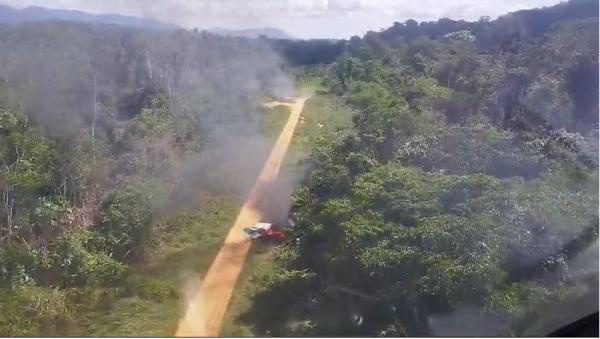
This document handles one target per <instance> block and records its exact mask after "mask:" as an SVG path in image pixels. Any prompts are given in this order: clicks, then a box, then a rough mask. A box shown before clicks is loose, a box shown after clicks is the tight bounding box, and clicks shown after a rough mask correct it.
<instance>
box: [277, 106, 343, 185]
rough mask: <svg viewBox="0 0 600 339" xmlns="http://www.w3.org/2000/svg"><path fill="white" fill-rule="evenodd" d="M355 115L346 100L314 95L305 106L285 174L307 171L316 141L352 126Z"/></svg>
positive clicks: (285, 164)
mask: <svg viewBox="0 0 600 339" xmlns="http://www.w3.org/2000/svg"><path fill="white" fill-rule="evenodd" d="M353 115H354V112H353V111H352V109H351V108H350V107H348V106H347V105H345V104H344V103H343V100H342V99H341V98H339V97H337V96H335V95H331V94H313V95H312V96H311V97H310V98H309V99H308V100H307V101H306V103H305V105H304V110H303V111H302V115H301V117H300V121H299V123H298V126H297V127H296V131H295V133H294V138H293V139H292V144H291V145H290V149H289V151H288V154H287V155H286V158H285V161H284V164H283V171H284V172H287V173H297V172H298V171H302V170H303V169H304V167H305V162H306V160H307V158H308V157H309V156H310V152H311V149H312V146H313V145H314V143H315V141H316V139H317V138H318V137H319V136H321V135H324V134H327V133H332V132H335V131H336V130H345V129H349V128H350V127H351V126H352V116H353Z"/></svg>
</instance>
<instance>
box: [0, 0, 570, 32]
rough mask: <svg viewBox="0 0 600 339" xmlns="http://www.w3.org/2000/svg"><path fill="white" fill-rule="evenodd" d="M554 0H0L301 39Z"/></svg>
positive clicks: (463, 16) (489, 12)
mask: <svg viewBox="0 0 600 339" xmlns="http://www.w3.org/2000/svg"><path fill="white" fill-rule="evenodd" d="M558 2H560V0H502V1H499V0H453V1H445V0H419V1H414V0H0V3H3V4H7V5H10V6H14V7H26V6H43V7H49V8H64V9H77V10H83V11H88V12H91V13H118V14H123V15H135V16H147V17H153V18H156V19H158V20H161V21H164V22H169V23H174V24H178V25H180V26H183V27H190V28H191V27H199V28H212V27H226V28H233V29H239V28H257V27H265V26H273V27H278V28H281V29H283V30H285V31H287V32H289V33H290V34H292V35H295V36H297V37H301V38H311V37H338V38H343V37H349V36H351V35H355V34H357V35H362V34H363V33H365V32H366V31H367V30H378V29H380V28H385V27H388V26H390V25H391V24H392V23H393V22H394V21H398V22H402V21H404V20H407V19H411V18H412V19H415V20H417V21H422V20H435V19H438V18H441V17H450V18H453V19H467V20H476V19H478V18H479V17H480V16H483V15H489V16H491V17H497V16H499V15H502V14H505V13H507V12H511V11H515V10H519V9H525V8H534V7H542V6H550V5H554V4H556V3H558Z"/></svg>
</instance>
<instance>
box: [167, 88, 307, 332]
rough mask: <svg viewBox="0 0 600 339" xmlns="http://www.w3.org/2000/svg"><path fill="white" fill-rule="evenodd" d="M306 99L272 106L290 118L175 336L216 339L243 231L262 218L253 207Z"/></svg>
mask: <svg viewBox="0 0 600 339" xmlns="http://www.w3.org/2000/svg"><path fill="white" fill-rule="evenodd" d="M306 99H307V98H306V97H303V98H298V99H296V100H295V101H294V103H292V104H288V103H278V102H275V103H271V104H270V106H274V105H278V104H280V105H286V106H290V107H291V109H292V111H291V114H290V117H289V119H288V121H287V123H286V125H285V126H284V128H283V131H282V132H281V134H280V135H279V138H278V139H277V142H276V143H275V145H274V146H273V149H272V150H271V154H270V155H269V158H268V159H267V162H266V163H265V165H264V167H263V169H262V171H261V173H260V175H259V177H258V180H257V182H256V184H255V185H254V187H253V188H252V190H251V191H250V194H249V195H248V198H247V199H246V202H245V203H244V205H243V206H242V209H241V211H240V213H239V215H238V217H237V219H236V221H235V223H234V224H233V226H232V227H231V229H230V230H229V233H228V234H227V238H226V239H225V243H224V244H223V247H222V248H221V250H220V251H219V253H218V254H217V256H216V257H215V259H214V261H213V262H212V264H211V266H210V268H209V269H208V272H207V273H206V276H205V277H204V280H203V281H202V283H201V285H200V288H199V290H198V291H197V292H196V293H195V295H194V296H193V298H192V300H190V303H189V305H188V308H187V310H186V312H185V314H184V316H183V318H182V319H181V320H180V322H179V325H178V327H177V330H176V332H175V336H178V337H206V336H218V335H219V331H220V330H221V325H222V323H223V318H224V317H225V312H226V311H227V306H228V304H229V300H230V299H231V294H232V293H233V289H234V287H235V283H236V281H237V279H238V276H239V275H240V272H241V271H242V268H243V267H244V262H245V261H246V256H247V255H248V250H249V249H250V241H249V240H248V239H247V238H246V237H245V236H244V234H243V231H242V230H243V228H244V227H248V226H250V225H253V224H256V223H257V222H259V221H260V220H261V218H262V214H261V211H259V210H258V209H256V208H255V207H254V205H255V202H258V201H260V199H261V194H262V193H261V192H262V191H263V190H262V187H263V186H264V185H265V184H267V183H269V182H270V181H272V180H274V179H276V178H277V176H278V175H279V170H280V168H281V164H282V162H283V159H284V157H285V154H286V153H287V150H288V148H289V146H290V143H291V141H292V136H293V134H294V130H295V128H296V125H297V124H298V120H299V118H300V114H301V113H302V109H303V108H304V103H305V101H306Z"/></svg>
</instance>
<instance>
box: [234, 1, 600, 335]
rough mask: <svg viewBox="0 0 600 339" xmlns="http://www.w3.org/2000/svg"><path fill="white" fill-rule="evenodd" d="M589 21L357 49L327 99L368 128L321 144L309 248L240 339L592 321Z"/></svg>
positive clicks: (273, 278)
mask: <svg viewBox="0 0 600 339" xmlns="http://www.w3.org/2000/svg"><path fill="white" fill-rule="evenodd" d="M592 5H593V3H592V2H570V3H569V4H567V5H560V6H556V7H552V8H548V9H541V10H533V11H524V12H520V13H515V14H513V15H509V16H506V17H502V18H500V19H498V20H496V21H489V20H487V19H485V18H484V19H482V20H481V21H480V22H477V23H464V22H454V21H451V20H447V19H444V20H440V21H439V22H437V23H435V22H433V23H425V24H420V25H419V24H417V23H416V22H413V21H410V20H409V21H407V22H406V23H404V24H399V23H398V24H395V25H394V26H393V27H391V28H389V29H388V30H385V31H382V32H379V33H376V32H369V33H368V34H367V35H365V36H364V37H363V38H359V37H354V38H352V39H351V40H350V41H349V42H348V43H347V45H346V48H345V49H344V51H343V52H340V54H339V55H338V57H337V59H336V61H335V62H334V63H333V64H331V65H330V67H321V70H322V72H321V73H322V74H323V77H322V82H321V84H322V86H324V87H325V89H321V90H320V93H328V94H327V96H324V97H327V98H330V99H328V100H332V102H336V101H337V100H340V101H341V102H342V103H343V104H345V105H348V106H350V107H351V108H352V110H353V111H354V112H356V113H355V114H354V115H353V117H352V125H351V128H350V130H349V131H346V132H345V133H328V134H325V135H323V137H319V138H317V139H316V140H311V141H312V142H313V143H314V144H313V145H311V146H312V147H310V148H309V149H310V157H309V158H308V159H307V161H306V162H305V163H306V164H308V169H307V171H306V173H307V176H306V177H305V180H304V182H303V184H302V185H301V186H300V187H299V188H298V189H297V190H296V192H295V194H294V195H293V197H292V202H293V209H292V214H291V215H292V218H293V220H294V221H295V223H296V226H295V228H294V230H293V234H292V235H291V236H292V237H293V238H298V239H299V241H294V242H292V243H288V244H287V245H284V246H281V247H279V248H277V250H276V255H275V257H274V263H275V265H276V266H277V269H270V270H268V271H267V272H266V273H265V274H263V275H262V276H260V277H259V278H253V279H254V280H253V281H256V283H255V284H253V286H252V291H253V294H254V296H253V302H252V304H251V305H252V306H251V307H250V308H248V309H247V310H246V311H245V312H243V313H242V314H240V315H239V316H238V317H237V318H236V321H238V322H239V323H241V324H240V325H239V326H245V328H246V330H247V331H249V333H252V334H254V335H273V336H313V335H323V336H345V335H364V336H406V335H408V336H429V335H456V334H458V333H460V334H461V335H503V336H504V335H525V334H528V335H544V334H547V333H549V332H550V331H552V330H554V329H556V328H557V327H559V326H561V325H562V324H564V323H567V322H569V321H570V320H575V319H576V318H577V317H583V316H585V315H587V314H586V313H585V312H590V313H591V312H593V311H595V310H597V303H596V302H597V299H598V270H597V267H598V258H597V248H598V247H597V243H598V158H597V152H598V148H597V147H598V140H597V138H598V134H597V129H595V127H594V123H593V122H594V121H597V119H598V106H597V104H598V94H597V89H598V81H597V69H598V59H597V53H598V44H597V40H598V27H597V26H598V20H597V17H594V18H583V19H581V15H582V14H581V13H583V11H581V10H580V8H579V7H578V6H581V7H585V6H592ZM595 6H596V9H597V4H596V5H595ZM594 13H595V12H594ZM550 14H552V15H550ZM525 16H526V17H527V18H528V20H526V21H516V20H517V18H519V17H525ZM594 16H595V15H594ZM507 22H511V23H512V24H513V25H516V22H521V24H522V25H523V26H519V27H516V28H515V29H514V30H506V23H507ZM528 25H531V26H528ZM534 25H535V26H534ZM540 27H544V29H542V30H540V29H539V28H540ZM534 28H535V29H534ZM575 31H576V32H577V33H575ZM567 37H568V38H567ZM324 53H325V56H324V59H327V58H329V54H327V53H328V52H324ZM542 55H543V57H541V56H542ZM308 59H310V58H308ZM310 60H312V59H310ZM583 74H592V75H593V76H590V77H587V76H583ZM574 78H577V79H578V80H577V81H576V82H574V81H573V79H574ZM573 86H574V87H573ZM584 88H588V89H589V91H588V90H587V89H586V90H584ZM335 96H338V98H337V99H335ZM315 98H316V99H315V101H313V103H318V100H320V99H319V96H316V97H315ZM310 107H311V105H307V109H310ZM312 107H313V109H314V107H315V106H312ZM318 107H323V108H324V107H326V105H323V104H321V103H319V104H318ZM307 113H310V112H307ZM307 121H308V118H307ZM325 123H327V122H325ZM305 132H306V130H305ZM308 133H309V134H310V131H309V132H308ZM298 140H300V141H301V140H302V137H299V138H298ZM558 305H561V306H558ZM575 305H578V306H575ZM565 308H567V309H568V311H567V310H566V309H565ZM565 312H569V316H568V319H567V318H562V321H561V322H559V323H552V322H551V321H549V319H555V320H556V319H557V318H556V316H554V315H553V314H554V313H556V314H562V315H563V316H564V315H565ZM571 318H572V319H571ZM457 319H460V320H457ZM456 321H460V322H461V324H464V323H467V322H468V323H473V324H475V325H473V326H471V327H470V328H465V327H462V326H459V327H460V329H458V328H457V325H456V323H455V322H456ZM490 322H491V323H494V324H497V326H492V327H490V326H487V325H485V326H484V325H482V326H478V325H476V324H482V323H485V324H489V323H490ZM453 331H454V332H453ZM231 333H236V332H231ZM240 333H245V332H240Z"/></svg>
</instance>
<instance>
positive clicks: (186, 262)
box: [69, 197, 240, 337]
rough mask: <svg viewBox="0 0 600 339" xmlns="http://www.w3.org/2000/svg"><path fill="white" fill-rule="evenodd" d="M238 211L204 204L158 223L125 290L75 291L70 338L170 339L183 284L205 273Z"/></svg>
mask: <svg viewBox="0 0 600 339" xmlns="http://www.w3.org/2000/svg"><path fill="white" fill-rule="evenodd" d="M239 208H240V203H239V202H238V201H236V200H235V199H233V198H231V197H220V198H205V199H203V200H202V201H201V203H200V207H199V209H198V210H196V211H194V212H183V213H180V214H179V215H178V216H176V217H173V218H168V219H165V220H162V221H160V222H159V223H158V224H157V225H156V238H155V239H154V241H153V245H152V248H151V249H150V253H151V254H150V257H149V259H148V261H147V262H146V263H145V264H144V265H141V266H137V267H132V268H131V271H130V273H129V275H128V277H127V278H126V279H125V281H124V282H123V283H122V284H120V285H119V286H116V287H113V288H104V289H100V288H96V289H86V290H74V291H72V294H73V295H74V296H73V298H72V299H73V301H74V303H75V304H76V305H77V312H76V313H77V314H76V316H75V319H74V322H73V327H72V329H71V330H70V331H69V335H76V336H117V337H119V336H142V337H145V336H172V335H173V333H174V331H175V329H176V326H177V322H178V320H179V318H180V317H181V315H182V314H183V311H184V306H183V303H182V300H183V295H182V291H183V285H184V283H185V279H186V278H195V277H201V276H202V275H203V274H204V273H205V272H206V271H207V269H208V267H209V265H210V263H211V262H212V260H213V259H214V257H215V255H216V254H217V252H218V250H219V249H220V248H221V245H222V243H223V241H224V238H225V236H226V234H227V230H228V229H229V227H230V226H231V224H232V223H233V221H234V218H235V217H236V215H237V213H238V211H239Z"/></svg>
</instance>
